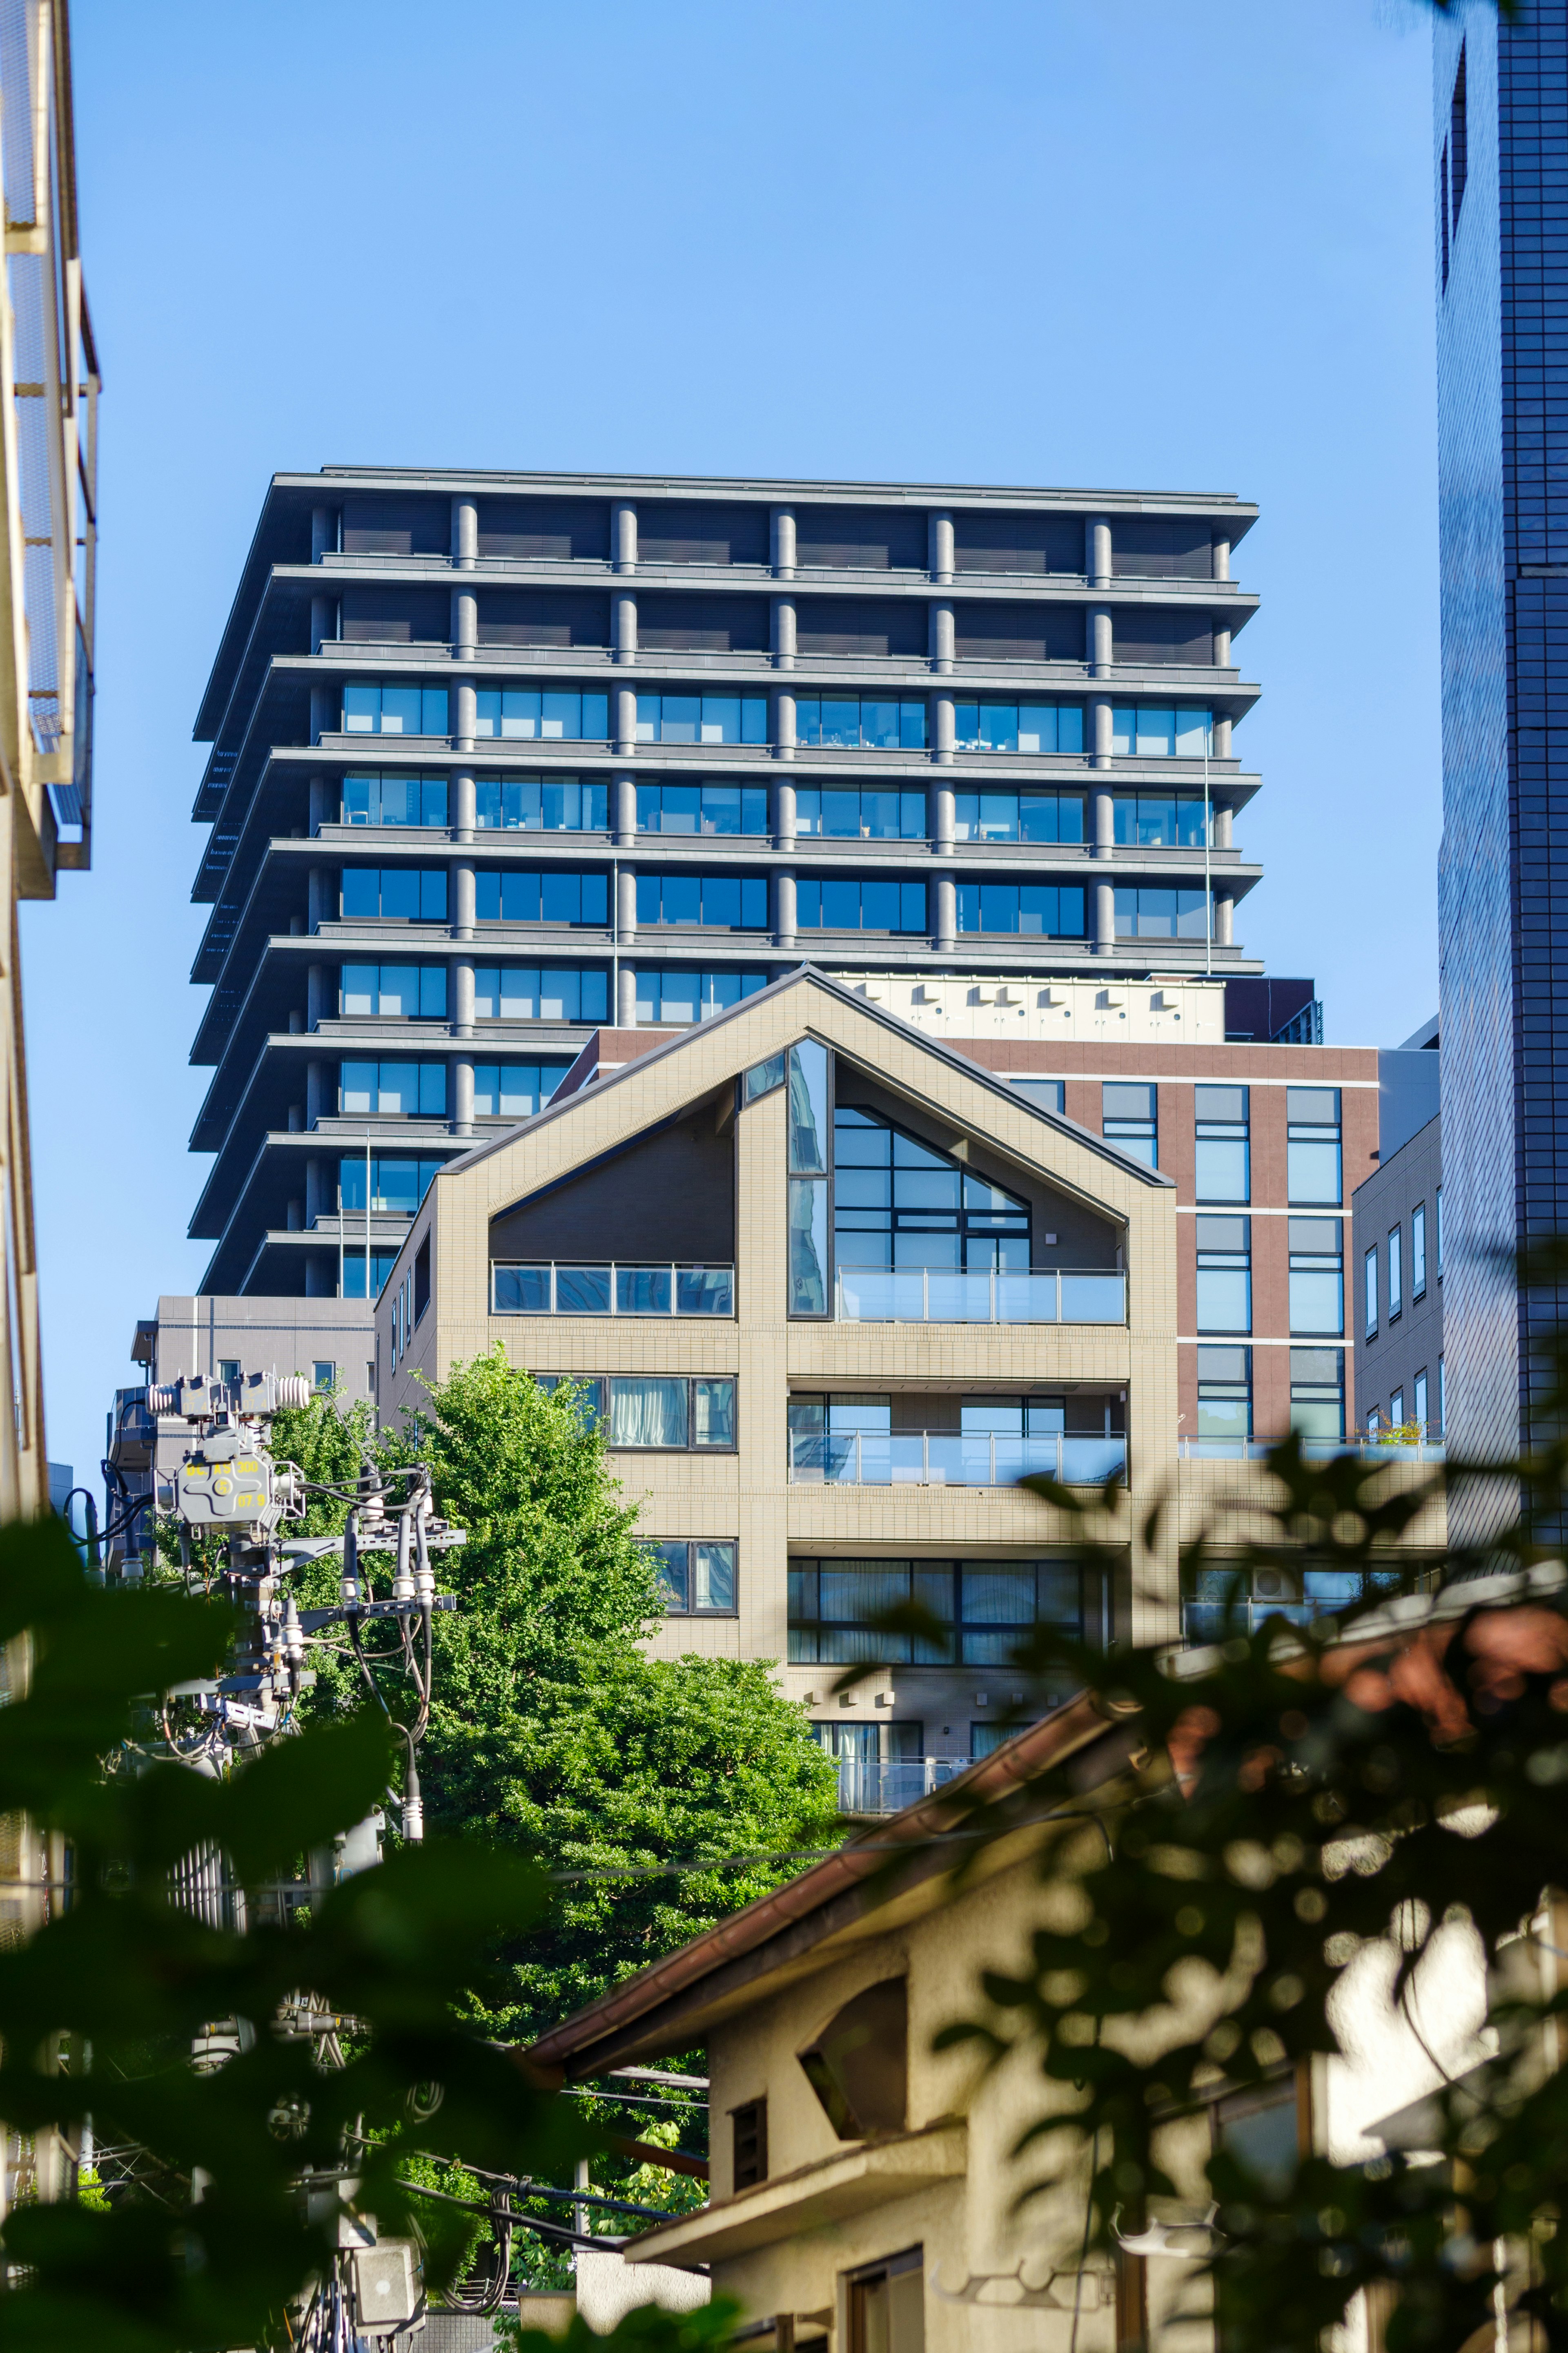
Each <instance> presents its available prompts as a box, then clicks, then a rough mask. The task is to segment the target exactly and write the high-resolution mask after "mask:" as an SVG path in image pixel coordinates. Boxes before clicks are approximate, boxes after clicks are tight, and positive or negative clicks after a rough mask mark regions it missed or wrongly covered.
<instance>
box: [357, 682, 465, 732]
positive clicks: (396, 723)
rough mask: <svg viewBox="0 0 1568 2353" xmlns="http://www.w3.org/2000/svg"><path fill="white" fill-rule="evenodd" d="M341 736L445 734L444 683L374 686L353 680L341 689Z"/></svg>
mask: <svg viewBox="0 0 1568 2353" xmlns="http://www.w3.org/2000/svg"><path fill="white" fill-rule="evenodd" d="M342 732H343V733H344V734H345V735H445V734H446V733H447V732H448V731H447V690H446V688H445V687H444V686H378V685H376V684H375V683H374V681H369V680H355V681H353V683H351V684H349V685H347V686H345V687H344V688H343V709H342Z"/></svg>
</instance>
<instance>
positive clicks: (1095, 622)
mask: <svg viewBox="0 0 1568 2353" xmlns="http://www.w3.org/2000/svg"><path fill="white" fill-rule="evenodd" d="M1115 652H1116V641H1115V638H1114V636H1113V635H1112V631H1111V620H1110V606H1109V605H1091V606H1090V607H1089V643H1088V645H1087V646H1086V647H1085V648H1084V657H1085V659H1086V660H1087V661H1088V663H1089V668H1090V670H1092V672H1093V674H1094V676H1095V677H1096V678H1109V677H1110V665H1111V662H1112V661H1113V659H1115Z"/></svg>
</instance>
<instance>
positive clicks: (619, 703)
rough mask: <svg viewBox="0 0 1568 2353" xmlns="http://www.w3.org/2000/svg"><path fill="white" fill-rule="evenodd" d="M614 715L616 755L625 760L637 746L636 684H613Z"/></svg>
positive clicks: (612, 728) (612, 731) (612, 723)
mask: <svg viewBox="0 0 1568 2353" xmlns="http://www.w3.org/2000/svg"><path fill="white" fill-rule="evenodd" d="M610 702H611V705H612V715H611V720H610V727H611V733H612V735H613V737H614V741H615V747H616V758H617V759H619V760H625V759H626V758H628V757H629V756H630V754H632V753H634V752H635V751H636V750H637V689H636V687H635V686H613V687H612V688H611V689H610Z"/></svg>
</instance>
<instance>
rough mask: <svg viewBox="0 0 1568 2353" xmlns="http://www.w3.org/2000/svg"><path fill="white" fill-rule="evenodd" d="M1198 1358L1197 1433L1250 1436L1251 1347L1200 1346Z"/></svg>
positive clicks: (1230, 1437) (1209, 1436)
mask: <svg viewBox="0 0 1568 2353" xmlns="http://www.w3.org/2000/svg"><path fill="white" fill-rule="evenodd" d="M1197 1358H1198V1427H1197V1435H1198V1436H1199V1438H1201V1439H1204V1438H1206V1439H1226V1440H1238V1439H1247V1438H1250V1437H1251V1435H1252V1351H1251V1349H1250V1348H1200V1349H1199V1350H1198V1352H1197Z"/></svg>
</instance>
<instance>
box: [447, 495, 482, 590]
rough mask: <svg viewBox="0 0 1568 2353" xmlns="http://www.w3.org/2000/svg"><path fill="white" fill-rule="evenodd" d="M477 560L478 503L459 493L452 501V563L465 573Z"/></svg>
mask: <svg viewBox="0 0 1568 2353" xmlns="http://www.w3.org/2000/svg"><path fill="white" fill-rule="evenodd" d="M452 561H453V563H454V564H459V565H462V567H463V569H464V571H465V572H466V571H468V570H469V569H470V567H471V566H472V565H476V564H477V563H478V562H479V503H478V501H476V500H474V499H471V498H468V496H466V495H465V494H464V493H462V492H459V493H458V496H457V497H456V498H455V499H454V500H453V501H452Z"/></svg>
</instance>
